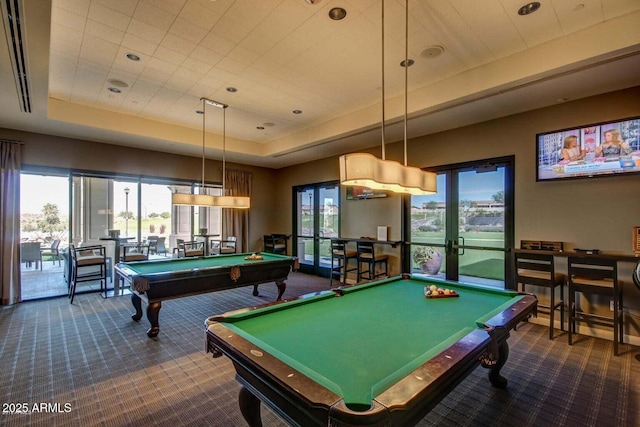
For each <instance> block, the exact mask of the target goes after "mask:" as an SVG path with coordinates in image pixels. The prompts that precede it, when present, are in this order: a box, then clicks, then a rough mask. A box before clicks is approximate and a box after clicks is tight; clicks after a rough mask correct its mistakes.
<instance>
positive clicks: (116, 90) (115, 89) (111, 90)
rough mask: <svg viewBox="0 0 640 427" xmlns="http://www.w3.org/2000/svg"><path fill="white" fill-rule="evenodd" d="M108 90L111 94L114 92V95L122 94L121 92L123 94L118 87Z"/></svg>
mask: <svg viewBox="0 0 640 427" xmlns="http://www.w3.org/2000/svg"><path fill="white" fill-rule="evenodd" d="M107 90H108V91H109V92H113V93H120V92H122V91H121V90H120V89H118V88H117V87H109V88H107Z"/></svg>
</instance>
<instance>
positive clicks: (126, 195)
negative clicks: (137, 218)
mask: <svg viewBox="0 0 640 427" xmlns="http://www.w3.org/2000/svg"><path fill="white" fill-rule="evenodd" d="M124 235H125V237H129V187H125V188H124Z"/></svg>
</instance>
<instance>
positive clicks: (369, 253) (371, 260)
mask: <svg viewBox="0 0 640 427" xmlns="http://www.w3.org/2000/svg"><path fill="white" fill-rule="evenodd" d="M356 247H357V249H358V251H357V256H358V275H357V282H358V283H360V281H361V280H362V279H366V280H374V279H376V278H377V277H382V276H389V256H388V255H386V254H376V250H375V245H374V242H372V241H371V242H368V241H361V240H358V242H357V245H356ZM363 264H364V265H365V266H366V268H365V269H364V270H363V269H362V265H363ZM379 264H383V265H384V273H376V266H378V265H379ZM365 274H366V277H365V276H364V275H365Z"/></svg>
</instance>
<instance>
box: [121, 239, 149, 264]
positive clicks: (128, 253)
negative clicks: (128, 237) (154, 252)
mask: <svg viewBox="0 0 640 427" xmlns="http://www.w3.org/2000/svg"><path fill="white" fill-rule="evenodd" d="M148 259H149V245H148V244H146V243H127V244H126V245H124V246H122V256H121V261H122V262H132V261H147V260H148Z"/></svg>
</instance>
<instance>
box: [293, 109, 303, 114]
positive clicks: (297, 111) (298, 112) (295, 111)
mask: <svg viewBox="0 0 640 427" xmlns="http://www.w3.org/2000/svg"><path fill="white" fill-rule="evenodd" d="M293 114H302V110H293Z"/></svg>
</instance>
